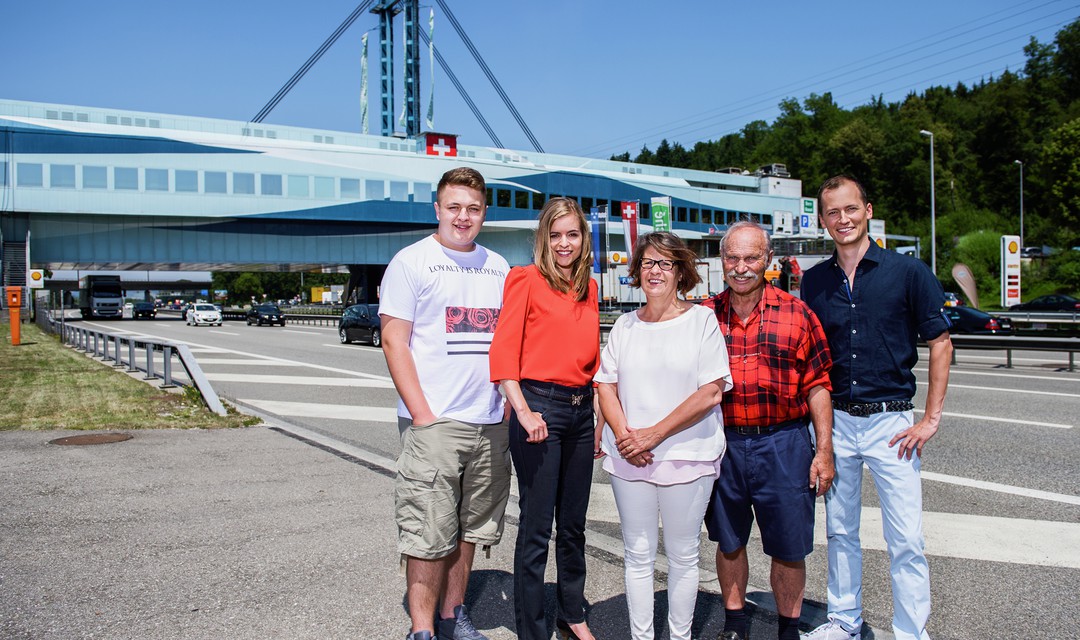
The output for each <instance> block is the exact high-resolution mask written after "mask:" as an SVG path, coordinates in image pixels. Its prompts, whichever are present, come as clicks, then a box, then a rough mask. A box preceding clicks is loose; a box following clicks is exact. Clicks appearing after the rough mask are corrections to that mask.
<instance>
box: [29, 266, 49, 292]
mask: <svg viewBox="0 0 1080 640" xmlns="http://www.w3.org/2000/svg"><path fill="white" fill-rule="evenodd" d="M26 284H27V286H29V287H30V288H31V289H44V288H45V270H44V269H30V270H29V271H27V272H26Z"/></svg>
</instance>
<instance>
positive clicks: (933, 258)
mask: <svg viewBox="0 0 1080 640" xmlns="http://www.w3.org/2000/svg"><path fill="white" fill-rule="evenodd" d="M919 134H921V135H924V136H929V137H930V270H931V271H933V272H934V275H935V276H936V275H937V214H936V210H935V208H934V133H933V132H932V131H927V130H926V129H923V130H922V131H920V132H919ZM1021 244H1022V243H1021Z"/></svg>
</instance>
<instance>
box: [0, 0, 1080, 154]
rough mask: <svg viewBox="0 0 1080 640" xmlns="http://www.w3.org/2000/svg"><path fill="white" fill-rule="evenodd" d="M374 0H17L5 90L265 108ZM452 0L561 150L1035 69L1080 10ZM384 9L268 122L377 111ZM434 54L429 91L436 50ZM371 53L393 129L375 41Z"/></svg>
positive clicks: (450, 126)
mask: <svg viewBox="0 0 1080 640" xmlns="http://www.w3.org/2000/svg"><path fill="white" fill-rule="evenodd" d="M359 4H360V2H359V1H358V0H315V1H313V2H307V3H299V2H285V1H281V0H259V1H258V2H255V1H253V0H216V1H214V2H211V1H208V0H185V2H168V3H166V2H146V1H145V0H142V1H138V2H136V1H134V0H102V1H100V2H95V3H91V2H85V1H78V2H76V1H74V0H55V1H53V2H20V1H16V0H5V1H4V2H3V7H4V8H3V16H4V27H5V28H4V37H3V38H0V59H3V60H4V61H5V65H4V71H3V75H2V78H3V79H2V83H0V87H2V88H0V97H2V98H8V99H15V100H30V101H36V102H48V103H59V104H72V105H82V106H92V107H108V108H116V109H130V110H138V111H151V112H158V113H169V114H182V115H191V116H205V117H214V118H226V119H230V120H248V119H250V118H251V117H253V116H254V115H255V114H256V113H258V112H259V110H260V109H261V108H262V107H263V105H264V104H266V103H267V102H268V101H269V100H270V99H271V98H272V97H273V96H274V94H275V93H276V92H277V91H278V89H279V88H281V86H282V85H284V84H285V83H286V82H287V81H288V80H289V78H290V77H291V76H292V75H293V73H294V72H295V71H296V70H297V69H299V68H300V66H301V65H303V64H304V62H305V61H306V60H307V59H308V57H309V56H310V55H311V54H312V53H314V52H315V50H316V49H318V48H319V46H320V45H321V44H322V43H323V41H324V40H326V38H327V37H329V35H330V34H331V33H332V32H333V31H334V30H335V29H336V28H337V27H338V25H340V24H341V23H342V21H344V20H345V18H346V17H348V16H349V14H350V13H352V11H353V10H354V9H355V8H356V7H357V6H358V5H359ZM433 4H434V3H432V2H429V4H426V5H422V9H421V13H422V15H423V18H424V23H425V24H426V20H427V14H428V8H427V7H429V6H431V5H433ZM448 4H450V8H451V10H452V11H453V12H454V14H455V15H456V17H457V19H458V21H459V22H460V23H461V25H462V26H463V27H464V28H465V29H466V30H467V31H468V33H469V37H470V38H471V39H472V41H473V43H474V44H475V45H476V47H477V49H479V51H480V53H481V54H482V55H483V56H484V58H485V59H486V60H487V63H488V65H489V67H490V68H491V70H492V71H493V72H494V74H495V76H496V77H497V78H498V79H499V81H500V82H501V83H502V85H503V87H504V89H505V90H506V93H507V94H508V95H509V96H510V98H511V99H512V100H513V102H514V103H515V105H516V106H517V109H518V111H519V112H520V113H521V115H522V117H523V119H524V120H525V122H526V123H527V124H528V125H529V127H530V129H531V130H532V131H533V133H534V134H535V136H536V137H537V138H538V139H539V141H540V143H541V145H542V146H543V147H544V150H545V151H548V152H554V153H568V154H574V155H586V156H592V157H608V156H609V155H611V154H612V153H618V152H621V151H630V152H631V154H636V152H637V151H638V150H640V149H641V147H642V145H643V144H647V145H649V147H650V148H653V149H655V148H656V144H657V143H658V142H659V141H660V140H661V139H662V138H667V139H669V140H672V141H678V142H681V143H682V144H684V145H686V146H688V147H689V146H692V145H693V144H694V143H695V142H696V141H698V140H707V139H715V138H718V137H720V136H722V135H724V134H727V133H731V132H734V131H738V130H739V129H741V128H742V127H743V126H744V125H745V124H746V123H747V122H750V121H751V120H755V119H763V120H766V121H770V122H771V121H772V120H773V119H774V118H775V117H776V114H777V104H778V102H779V101H780V100H781V99H783V98H786V97H790V98H796V99H799V100H802V99H803V98H805V97H806V96H808V95H809V94H811V93H825V92H832V94H833V96H834V98H835V99H836V101H837V102H838V103H839V104H840V105H842V106H845V107H853V106H856V105H858V104H863V103H865V102H867V101H868V100H869V99H870V98H871V96H876V95H879V94H880V95H882V96H883V97H884V98H885V100H886V101H895V100H899V99H902V98H903V96H905V95H906V94H908V93H909V92H911V91H920V90H922V89H923V88H925V87H927V86H931V85H941V84H946V85H953V84H955V83H957V82H964V83H968V84H970V83H974V82H978V81H979V80H980V79H981V78H989V77H991V76H997V75H999V74H1000V73H1001V71H1002V70H1004V69H1006V68H1008V69H1012V70H1017V71H1019V70H1022V68H1023V64H1024V55H1023V47H1024V45H1025V44H1026V43H1027V42H1028V40H1029V39H1030V38H1031V37H1032V36H1034V37H1036V38H1038V40H1039V41H1040V42H1050V41H1052V40H1053V37H1054V34H1055V33H1056V32H1057V30H1059V29H1060V28H1061V27H1062V26H1064V25H1065V24H1068V23H1069V22H1071V21H1073V20H1075V19H1076V18H1077V17H1078V16H1080V3H1078V2H1076V0H1020V1H1016V0H937V1H933V2H932V1H930V0H907V1H906V2H874V1H869V2H868V1H866V0H863V1H861V2H855V1H853V0H836V1H833V2H825V1H816V2H814V1H812V2H807V1H802V2H795V1H788V0H774V2H771V3H752V2H739V3H735V2H720V1H717V0H713V1H706V0H691V1H690V2H686V1H683V2H644V1H643V0H625V1H623V2H612V1H609V0H596V1H590V0H546V1H544V2H521V1H517V0H468V1H464V0H448ZM376 27H377V20H376V18H375V16H374V15H371V14H365V15H364V16H362V17H361V18H360V19H359V20H357V22H356V23H355V24H354V25H353V26H352V27H351V28H350V29H349V30H348V31H347V32H346V33H345V34H344V36H343V37H342V38H341V39H340V40H339V41H338V42H337V44H336V45H334V47H333V48H331V49H330V51H329V52H328V53H327V54H326V55H324V56H323V58H322V59H321V60H320V61H319V63H318V64H316V65H315V67H314V68H313V69H312V70H311V71H310V72H309V73H308V74H307V75H306V76H305V77H304V79H303V80H301V81H300V82H299V83H298V84H297V85H296V87H295V88H294V89H293V90H292V91H291V92H290V93H289V95H288V96H287V97H286V98H285V99H284V100H283V101H282V102H281V103H280V104H279V105H278V106H277V107H276V108H275V109H274V111H273V112H272V113H271V114H270V115H269V117H267V118H266V122H268V123H276V124H286V125H296V126H304V127H313V128H319V129H331V130H336V131H359V130H360V126H361V125H360V109H359V102H360V98H359V96H360V40H361V36H362V35H363V33H364V32H365V31H369V32H370V33H371V36H370V39H369V42H370V48H371V53H372V54H374V53H375V50H376V49H377V37H378V36H377V31H376ZM400 42H401V41H400V40H399V41H398V47H399V48H400V46H401V44H400ZM435 43H436V47H437V48H438V49H439V50H440V52H441V53H442V55H443V57H444V58H446V59H447V61H448V62H449V63H450V65H451V67H452V68H453V70H454V72H455V74H456V75H457V76H458V77H459V78H460V80H461V81H462V83H463V84H464V85H465V87H466V88H467V89H468V90H469V93H470V95H471V96H472V99H473V100H474V101H475V102H476V103H477V105H479V107H480V110H481V112H482V113H483V114H484V116H485V118H486V119H487V120H488V121H489V122H490V123H491V126H492V128H493V129H494V130H495V132H496V134H497V135H498V137H499V138H500V139H501V141H502V142H503V144H504V146H506V147H509V148H512V149H524V150H529V149H531V145H530V144H529V141H528V138H527V137H526V136H525V134H524V133H523V132H522V130H521V129H520V128H519V127H518V126H517V125H516V123H515V122H514V120H513V118H512V116H511V115H510V113H509V112H508V110H507V109H506V108H505V107H504V106H503V104H502V102H501V100H500V99H499V98H498V95H497V94H496V92H495V91H494V90H493V89H492V87H491V85H490V84H489V83H488V82H487V80H486V79H485V78H484V76H483V74H482V72H481V71H480V69H479V67H478V66H477V64H476V63H475V62H474V61H473V59H472V57H471V56H470V55H469V53H468V51H467V49H466V48H465V46H464V45H463V44H462V42H461V40H460V38H458V36H457V34H456V33H455V32H454V31H453V29H452V27H451V25H450V22H449V21H448V20H447V19H446V18H445V17H444V16H443V15H442V14H441V12H440V10H439V8H438V6H437V5H435ZM397 57H398V58H399V59H400V57H401V56H400V52H398V55H397ZM421 69H422V72H421V76H422V78H421V91H422V100H423V104H424V105H425V107H426V105H427V101H428V90H429V88H430V85H429V79H430V71H429V69H428V63H427V53H426V50H425V51H424V54H423V56H422V60H421ZM369 70H370V73H371V82H370V86H369V97H370V100H371V106H370V107H369V108H370V112H371V120H370V124H369V126H370V129H371V131H372V132H376V133H377V132H378V129H379V124H378V122H379V121H378V111H377V107H378V66H377V58H376V57H374V55H373V56H372V57H371V58H370V59H369ZM397 82H398V90H399V93H400V87H401V81H400V76H399V80H398V81H397ZM435 94H436V112H435V129H436V130H439V131H443V132H451V133H458V134H460V136H461V141H462V142H463V143H465V144H475V145H491V144H492V143H491V140H490V139H489V138H488V136H487V134H486V133H485V132H484V130H483V129H482V128H481V126H480V125H479V124H478V123H477V121H476V119H475V118H474V117H473V115H472V114H471V113H470V112H469V110H468V108H467V107H466V105H465V102H464V101H463V100H462V99H461V98H460V96H459V95H458V94H457V92H456V90H455V89H454V88H453V86H452V85H451V83H450V81H449V79H448V78H446V77H445V76H443V75H442V71H441V69H436V79H435ZM400 99H401V98H400V95H399V96H398V98H397V100H398V102H397V108H398V109H400V104H401V102H400Z"/></svg>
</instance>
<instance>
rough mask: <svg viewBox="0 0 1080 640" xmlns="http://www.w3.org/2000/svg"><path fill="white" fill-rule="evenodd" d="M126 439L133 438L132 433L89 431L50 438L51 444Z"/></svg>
mask: <svg viewBox="0 0 1080 640" xmlns="http://www.w3.org/2000/svg"><path fill="white" fill-rule="evenodd" d="M124 440H131V434H128V433H88V434H86V435H84V436H68V437H66V438H57V439H56V440H50V441H49V444H73V445H83V444H110V443H113V442H123V441H124Z"/></svg>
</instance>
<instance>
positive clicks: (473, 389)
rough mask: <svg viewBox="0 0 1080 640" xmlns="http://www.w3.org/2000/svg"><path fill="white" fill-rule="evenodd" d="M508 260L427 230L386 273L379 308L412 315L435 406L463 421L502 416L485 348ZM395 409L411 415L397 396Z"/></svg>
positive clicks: (417, 355)
mask: <svg viewBox="0 0 1080 640" xmlns="http://www.w3.org/2000/svg"><path fill="white" fill-rule="evenodd" d="M509 271H510V265H509V264H507V262H506V260H505V259H504V258H503V257H502V256H500V255H499V254H497V253H495V252H493V251H489V250H488V249H486V248H484V247H482V246H480V245H476V246H475V249H474V250H473V251H469V252H461V251H454V250H452V249H448V248H446V247H444V246H443V245H441V244H439V242H438V241H437V240H436V239H435V237H434V236H428V237H426V238H424V239H423V240H421V241H419V242H416V243H414V244H411V245H409V246H407V247H405V248H404V249H402V250H401V251H399V252H398V254H397V255H396V256H394V259H393V260H391V261H390V264H389V265H388V266H387V267H386V274H385V275H383V280H382V286H381V287H380V295H379V314H380V315H388V316H393V317H395V318H400V319H402V320H408V321H409V322H412V339H411V341H410V342H409V349H410V350H411V351H412V356H413V360H414V361H415V362H416V372H417V374H418V375H419V377H420V388H421V389H422V390H423V392H424V397H425V398H427V401H428V405H429V406H430V407H431V411H432V413H434V414H435V415H437V416H439V417H443V418H452V419H454V420H458V421H461V422H475V423H481V424H494V423H496V422H501V421H502V416H503V403H502V396H501V395H500V394H499V390H498V385H496V384H494V383H492V382H491V380H490V378H489V371H488V369H489V367H488V350H489V349H490V348H491V337H492V334H494V332H495V323H496V322H498V319H499V309H500V308H501V307H502V294H503V283H504V281H505V280H506V274H507V272H509ZM398 415H399V416H401V417H403V418H411V417H412V416H410V415H409V411H408V409H406V407H405V403H404V402H402V401H400V400H399V401H398Z"/></svg>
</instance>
